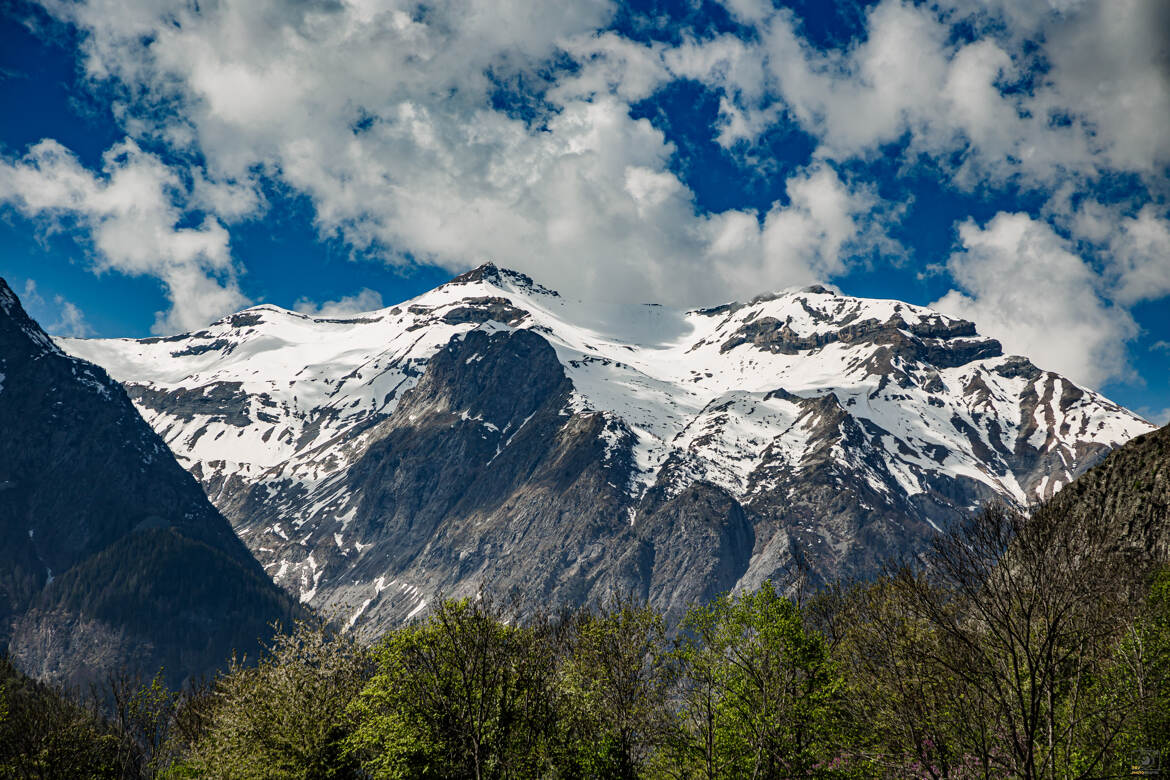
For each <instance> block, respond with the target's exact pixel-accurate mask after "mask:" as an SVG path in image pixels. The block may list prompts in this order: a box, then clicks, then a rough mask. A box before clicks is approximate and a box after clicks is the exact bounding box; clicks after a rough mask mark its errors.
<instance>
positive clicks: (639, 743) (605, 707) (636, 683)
mask: <svg viewBox="0 0 1170 780" xmlns="http://www.w3.org/2000/svg"><path fill="white" fill-rule="evenodd" d="M562 641H563V643H564V651H563V656H562V663H561V664H560V668H559V673H558V681H557V688H558V692H559V697H560V703H561V707H560V709H561V712H562V713H563V715H562V717H563V721H564V725H563V728H564V729H565V733H566V734H567V738H566V740H565V742H566V744H567V745H568V748H569V751H570V753H571V757H572V761H571V764H572V765H573V766H574V767H575V768H576V769H577V771H580V772H583V773H584V774H585V775H586V776H589V777H613V778H636V777H641V776H643V775H645V774H646V773H647V772H649V771H651V769H652V767H653V766H654V765H655V762H656V761H657V760H658V759H659V758H660V750H661V748H662V746H663V745H664V744H665V743H666V740H667V738H668V736H669V735H670V733H671V731H672V729H673V716H672V714H671V712H670V709H669V693H670V689H671V686H672V683H673V668H672V664H671V659H670V656H669V654H668V652H667V648H668V645H667V640H666V630H665V626H664V624H663V619H662V616H661V615H660V614H658V613H657V612H655V611H653V610H652V609H650V608H649V607H648V606H645V605H642V604H636V603H634V602H632V601H630V600H628V599H624V598H618V599H615V600H614V601H613V602H612V603H610V604H609V605H607V606H605V607H603V608H601V609H596V610H589V609H585V610H580V611H578V612H577V613H576V614H574V615H572V616H571V617H570V618H569V619H568V620H567V621H566V623H565V632H564V638H563V640H562Z"/></svg>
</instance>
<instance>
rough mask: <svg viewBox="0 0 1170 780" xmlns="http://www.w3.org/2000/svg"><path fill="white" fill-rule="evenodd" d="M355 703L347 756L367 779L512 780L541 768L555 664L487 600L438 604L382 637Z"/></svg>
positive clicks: (549, 741)
mask: <svg viewBox="0 0 1170 780" xmlns="http://www.w3.org/2000/svg"><path fill="white" fill-rule="evenodd" d="M373 657H374V661H375V673H374V676H373V677H372V679H371V680H370V681H369V683H368V684H367V685H366V686H365V688H364V689H363V690H362V691H361V693H360V695H359V696H358V697H357V699H356V700H355V701H354V703H353V706H352V708H351V714H352V716H353V717H354V719H355V721H356V723H357V726H356V729H355V731H354V733H353V735H352V736H351V737H350V739H349V740H348V743H347V745H348V753H349V755H352V756H356V757H358V758H360V759H361V761H362V765H363V767H364V769H365V771H366V772H368V773H369V774H370V775H371V776H373V777H375V778H475V779H476V780H481V779H484V778H514V777H531V776H536V775H539V774H541V773H542V772H543V771H544V770H545V769H547V768H548V767H549V766H550V762H551V753H552V750H553V743H554V740H555V734H556V713H555V708H554V700H553V696H552V692H551V686H552V676H553V668H554V659H553V654H552V649H551V645H550V643H549V642H547V641H546V637H545V636H544V635H543V632H542V631H541V630H540V629H539V628H537V627H532V626H525V627H521V626H518V625H515V624H512V623H510V622H506V621H505V620H504V616H503V614H502V613H501V612H500V611H499V610H498V609H497V608H496V607H495V606H494V605H493V604H492V603H491V602H490V601H489V600H487V599H482V598H480V599H475V600H470V599H464V600H462V601H445V602H443V603H442V604H440V605H439V606H438V607H437V608H436V609H435V610H434V612H433V613H432V614H431V615H430V616H429V617H428V618H427V619H426V620H425V621H423V622H422V623H420V624H417V625H412V626H406V627H403V628H400V629H398V630H396V631H393V632H391V633H390V634H388V635H386V636H385V637H384V638H383V639H382V641H381V642H380V643H379V644H378V645H377V647H376V648H375V649H374V651H373Z"/></svg>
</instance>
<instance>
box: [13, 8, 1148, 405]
mask: <svg viewBox="0 0 1170 780" xmlns="http://www.w3.org/2000/svg"><path fill="white" fill-rule="evenodd" d="M1168 126H1170V3H1167V2H1165V0H1047V1H1043V0H1037V1H1036V2H1028V3H1020V2H1016V1H1015V0H936V2H921V3H915V2H908V1H903V0H878V1H877V2H849V1H848V0H845V1H844V2H834V3H826V2H819V1H818V0H794V1H793V2H790V3H780V2H776V3H773V2H769V0H721V1H720V0H676V1H675V2H664V1H661V2H660V1H659V0H639V1H638V2H629V3H616V2H610V0H573V1H572V2H563V3H549V2H547V0H494V1H489V0H436V1H435V2H425V3H423V2H398V1H397V0H386V1H385V2H374V1H373V0H320V1H315V0H285V1H284V2H280V1H278V0H44V2H41V3H34V2H29V0H0V276H3V277H4V278H5V279H6V280H7V281H8V282H9V284H10V285H11V286H12V287H13V289H14V290H15V291H16V292H17V293H18V294H19V295H21V297H22V299H23V300H24V302H25V304H26V306H27V307H28V309H29V310H30V312H31V313H32V314H33V315H34V316H35V317H37V318H38V319H39V320H40V321H41V322H42V324H43V325H45V326H46V327H47V328H48V329H49V330H50V332H52V333H55V334H58V335H75V336H102V337H110V336H134V337H140V336H146V335H150V334H170V333H176V332H182V331H190V330H195V329H198V328H200V327H202V326H203V325H205V324H207V323H209V322H211V321H213V320H215V319H217V318H219V317H221V316H223V315H224V314H227V313H230V312H233V311H237V310H239V309H242V308H244V307H247V306H250V305H254V304H257V303H262V302H263V303H274V304H277V305H280V306H284V307H287V308H292V309H297V310H299V311H305V312H324V313H342V312H352V311H361V310H368V309H372V308H377V307H379V306H382V305H390V304H392V303H396V302H398V301H401V300H404V299H406V298H409V297H412V296H414V295H417V294H419V293H421V292H423V291H425V290H427V289H430V288H431V287H433V286H435V285H437V284H439V283H441V282H443V281H445V280H446V279H447V278H449V277H450V276H452V275H453V274H455V273H458V272H461V271H464V270H466V269H468V268H470V267H473V266H475V265H479V264H480V263H482V262H484V261H487V260H492V261H494V262H496V263H498V264H500V265H504V266H507V267H511V268H515V269H518V270H521V271H524V272H526V273H529V274H531V275H532V276H534V277H535V278H537V279H538V280H539V281H541V282H542V283H543V284H545V285H546V286H550V287H553V288H556V289H559V290H561V291H562V292H563V293H565V294H568V295H572V296H573V297H577V298H582V299H586V300H605V301H630V302H649V301H654V302H660V303H667V304H672V305H680V306H699V305H711V304H715V303H721V302H725V301H729V300H736V299H740V300H742V299H747V298H751V297H754V296H755V295H758V294H760V293H764V292H768V291H773V290H779V289H784V288H787V287H792V286H797V285H806V284H809V283H812V282H820V283H826V284H830V285H833V286H835V287H836V288H837V289H839V290H841V291H842V292H844V293H847V294H850V295H859V296H867V297H882V298H897V299H901V300H905V301H908V302H911V303H915V304H921V305H930V306H933V307H935V308H937V309H939V310H940V311H942V312H944V313H947V314H950V315H954V316H959V317H963V318H966V319H971V320H973V321H974V322H975V323H976V325H977V327H978V328H979V330H980V332H981V333H983V334H985V335H988V336H992V337H994V338H998V339H999V340H1000V341H1002V342H1003V344H1004V347H1005V350H1006V351H1008V352H1010V353H1019V354H1025V355H1027V356H1028V357H1030V358H1031V359H1032V360H1033V361H1034V362H1035V363H1037V364H1038V365H1040V366H1041V367H1043V368H1046V369H1051V370H1055V371H1059V372H1061V373H1063V374H1065V375H1067V376H1069V377H1070V378H1072V379H1074V380H1075V381H1077V382H1079V383H1081V384H1084V385H1086V386H1089V387H1092V388H1095V389H1100V390H1102V391H1103V392H1105V393H1106V395H1108V396H1109V397H1111V398H1113V399H1114V400H1116V401H1118V402H1120V403H1122V404H1125V405H1126V406H1129V407H1130V408H1132V409H1134V410H1136V411H1138V412H1139V413H1141V414H1143V415H1145V416H1146V417H1148V418H1149V419H1151V420H1154V421H1157V422H1166V421H1168V420H1170V131H1168V129H1167V128H1168Z"/></svg>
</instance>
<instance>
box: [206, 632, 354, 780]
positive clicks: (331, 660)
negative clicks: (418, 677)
mask: <svg viewBox="0 0 1170 780" xmlns="http://www.w3.org/2000/svg"><path fill="white" fill-rule="evenodd" d="M367 668H368V659H367V654H366V651H365V650H364V649H362V648H361V647H360V646H358V645H357V644H356V643H355V642H354V641H353V640H352V639H351V638H349V637H347V636H346V635H343V634H337V633H336V632H333V631H331V630H329V629H328V628H327V627H326V626H325V625H323V624H310V623H303V622H302V623H298V624H297V626H296V628H295V630H294V631H293V632H292V633H291V634H288V635H282V636H280V637H278V638H277V639H276V641H275V643H274V644H273V646H272V647H271V649H270V651H269V653H268V655H266V656H265V657H264V658H262V659H261V660H260V662H259V663H258V664H257V665H255V666H246V665H245V664H243V663H242V662H240V661H239V660H235V659H233V661H232V665H231V668H230V669H229V671H228V672H227V674H225V675H224V676H223V677H221V678H220V679H219V680H217V681H216V683H215V686H214V688H213V690H212V692H211V702H210V703H209V707H208V710H209V711H208V712H206V714H205V716H204V717H205V718H206V725H205V729H206V730H205V733H204V734H203V736H202V738H200V739H198V741H197V742H196V744H195V746H194V749H193V750H192V755H191V758H190V761H189V764H188V766H189V767H190V768H191V769H192V770H197V771H198V772H199V774H200V776H205V777H218V778H266V779H269V780H275V779H276V778H281V779H283V778H289V779H290V780H292V779H303V780H310V779H312V780H318V779H325V778H346V777H354V776H356V774H357V768H358V767H357V762H356V760H355V759H354V758H353V757H352V756H350V755H349V754H347V753H346V751H345V750H344V744H345V740H346V738H347V737H348V735H349V731H350V720H349V717H348V715H347V709H348V707H349V703H350V701H351V700H352V699H353V698H354V697H355V696H357V694H358V693H359V692H360V690H361V688H362V686H363V685H364V683H365V680H366V678H367V677H368V671H367Z"/></svg>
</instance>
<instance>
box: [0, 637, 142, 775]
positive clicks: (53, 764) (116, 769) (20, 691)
mask: <svg viewBox="0 0 1170 780" xmlns="http://www.w3.org/2000/svg"><path fill="white" fill-rule="evenodd" d="M121 747H122V741H121V737H120V735H119V734H118V733H117V732H116V731H114V729H112V728H111V727H110V725H109V724H108V723H106V722H105V721H104V720H103V719H102V718H101V717H100V715H99V714H98V713H97V712H96V711H95V710H93V709H87V708H85V707H82V706H80V705H79V704H77V703H76V702H75V701H73V700H72V699H71V698H70V697H69V696H67V695H66V694H65V693H64V691H62V690H61V689H59V688H57V687H55V686H50V685H45V684H42V683H39V682H36V681H35V680H31V679H29V678H28V677H25V676H24V675H22V674H21V673H20V672H18V671H17V670H16V668H15V667H14V666H13V665H12V664H11V662H9V660H8V659H7V658H4V657H0V777H3V778H6V779H7V778H12V779H13V780H56V779H57V778H60V780H72V779H73V778H80V777H84V778H97V779H105V778H109V779H111V780H113V779H115V778H118V779H121V778H134V777H137V773H136V771H135V770H134V768H133V767H128V766H127V765H126V762H125V761H123V760H122V759H123V757H122V755H121V754H120V749H121Z"/></svg>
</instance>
